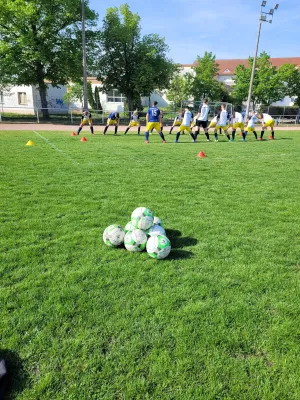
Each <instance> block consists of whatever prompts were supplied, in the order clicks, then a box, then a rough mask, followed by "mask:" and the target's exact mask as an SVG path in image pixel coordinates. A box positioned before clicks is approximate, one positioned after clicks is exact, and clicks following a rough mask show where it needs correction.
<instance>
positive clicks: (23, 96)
mask: <svg viewBox="0 0 300 400" xmlns="http://www.w3.org/2000/svg"><path fill="white" fill-rule="evenodd" d="M18 104H26V105H27V93H25V92H18Z"/></svg>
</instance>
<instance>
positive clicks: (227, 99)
mask: <svg viewBox="0 0 300 400" xmlns="http://www.w3.org/2000/svg"><path fill="white" fill-rule="evenodd" d="M219 92H220V94H219V99H220V101H221V102H222V103H232V96H231V92H230V90H229V89H228V87H227V86H226V85H225V83H224V82H219Z"/></svg>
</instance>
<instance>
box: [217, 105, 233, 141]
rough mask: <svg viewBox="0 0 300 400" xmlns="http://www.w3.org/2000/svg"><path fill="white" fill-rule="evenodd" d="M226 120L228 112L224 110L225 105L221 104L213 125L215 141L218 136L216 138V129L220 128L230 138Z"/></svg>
mask: <svg viewBox="0 0 300 400" xmlns="http://www.w3.org/2000/svg"><path fill="white" fill-rule="evenodd" d="M227 120H228V112H227V111H226V106H225V104H222V105H221V111H219V113H218V115H217V124H216V126H215V132H214V134H215V141H216V142H218V141H219V138H218V130H219V129H222V130H223V131H224V132H225V134H226V136H227V138H228V139H229V140H230V136H229V135H228V131H227Z"/></svg>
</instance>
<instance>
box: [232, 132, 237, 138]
mask: <svg viewBox="0 0 300 400" xmlns="http://www.w3.org/2000/svg"><path fill="white" fill-rule="evenodd" d="M235 132H236V131H235V130H233V131H232V140H234V139H235Z"/></svg>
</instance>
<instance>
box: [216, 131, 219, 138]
mask: <svg viewBox="0 0 300 400" xmlns="http://www.w3.org/2000/svg"><path fill="white" fill-rule="evenodd" d="M215 139H216V140H219V138H218V134H217V132H215Z"/></svg>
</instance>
